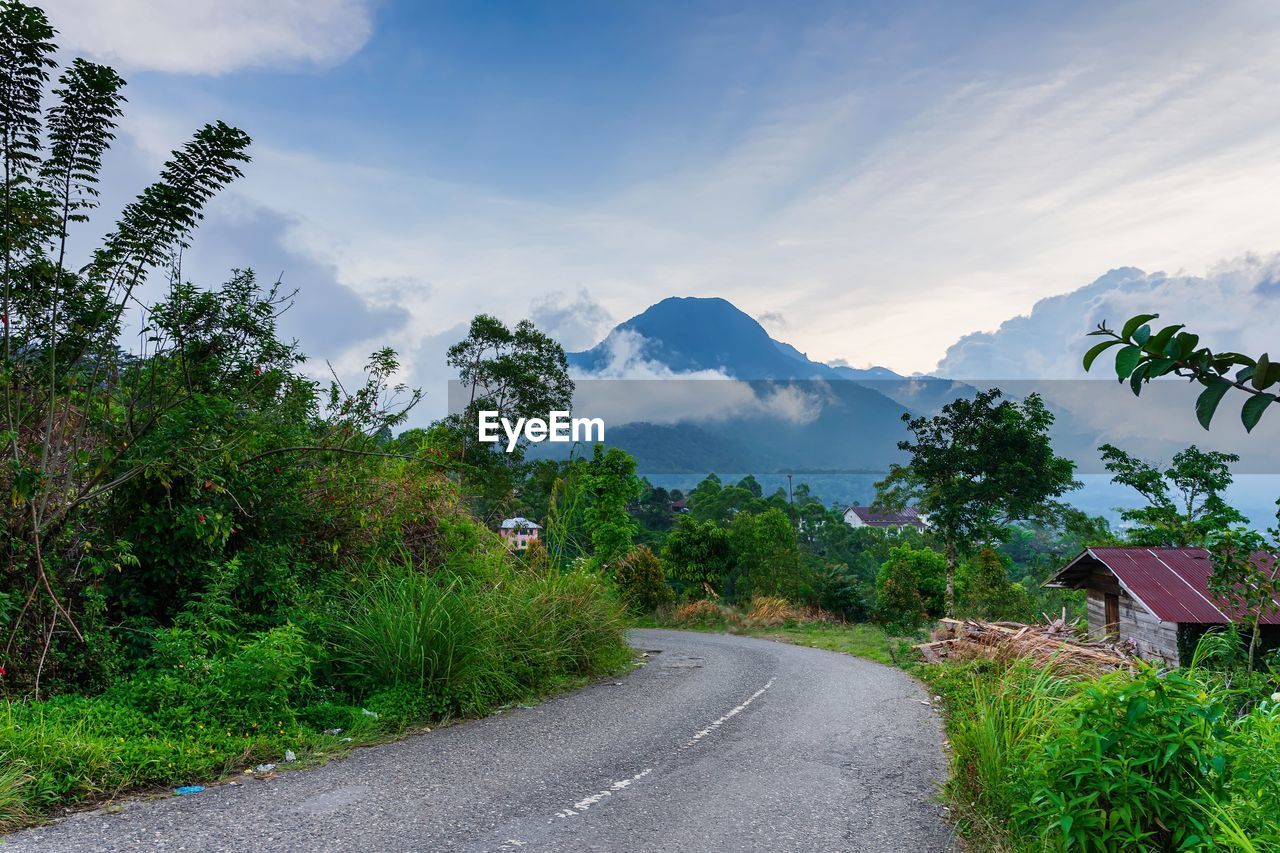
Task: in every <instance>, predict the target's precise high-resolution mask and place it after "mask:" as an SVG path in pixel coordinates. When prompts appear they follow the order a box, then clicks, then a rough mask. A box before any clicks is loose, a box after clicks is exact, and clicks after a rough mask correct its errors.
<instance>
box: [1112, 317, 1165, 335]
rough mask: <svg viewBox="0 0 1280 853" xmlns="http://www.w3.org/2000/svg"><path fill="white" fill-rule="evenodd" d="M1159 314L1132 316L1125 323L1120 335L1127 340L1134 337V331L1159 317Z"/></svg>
mask: <svg viewBox="0 0 1280 853" xmlns="http://www.w3.org/2000/svg"><path fill="white" fill-rule="evenodd" d="M1159 316H1160V315H1159V314H1139V315H1138V316H1136V317H1130V318H1129V320H1128V322H1126V323H1125V324H1124V328H1123V329H1121V330H1120V337H1122V338H1124V339H1125V340H1126V341H1127V340H1129V338H1132V337H1133V333H1134V332H1136V331H1138V327H1139V326H1141V325H1142V324H1143V323H1146V322H1147V321H1149V320H1154V319H1155V318H1157V317H1159Z"/></svg>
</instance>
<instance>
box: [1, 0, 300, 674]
mask: <svg viewBox="0 0 1280 853" xmlns="http://www.w3.org/2000/svg"><path fill="white" fill-rule="evenodd" d="M53 35H54V30H53V28H52V27H51V26H50V25H49V22H48V20H47V19H46V17H45V15H44V13H43V12H41V11H40V10H39V9H36V8H34V7H31V6H27V5H25V4H23V3H20V2H14V0H5V2H2V3H0V45H3V47H0V102H2V106H0V147H2V150H0V158H2V159H3V185H2V186H0V191H2V193H3V195H2V198H0V252H2V253H3V256H4V259H3V269H2V271H0V277H2V281H0V359H2V365H0V374H2V375H0V382H3V401H2V404H3V411H2V412H0V418H3V421H2V422H0V444H2V445H3V451H4V454H5V456H6V457H7V463H6V465H5V466H4V470H3V474H0V478H2V479H3V487H4V489H5V491H6V493H7V496H8V500H6V501H5V506H6V507H7V509H6V511H5V513H4V517H3V523H4V525H5V528H6V533H7V534H8V536H9V542H10V543H11V544H10V547H8V548H6V549H5V550H6V554H5V558H4V559H5V564H4V566H3V577H4V579H5V580H7V581H9V582H11V583H13V584H15V585H20V586H22V587H25V589H24V590H23V594H22V597H21V600H22V601H24V602H25V603H24V604H22V605H20V612H19V613H18V615H17V617H16V618H15V619H14V621H13V622H12V626H13V627H12V630H11V633H10V636H9V638H8V642H7V643H6V645H5V650H6V652H10V653H11V652H13V651H14V649H15V647H18V648H21V647H22V646H23V645H24V642H28V641H34V644H35V645H36V647H40V646H43V648H44V651H43V652H40V653H39V662H38V664H37V667H36V674H35V687H36V689H37V690H38V688H39V680H40V674H41V671H42V670H43V667H44V663H45V660H46V656H47V651H48V648H49V646H50V642H51V640H52V638H53V636H54V634H55V632H56V631H57V629H58V627H59V625H61V626H62V627H63V628H64V630H70V631H71V632H72V633H74V634H75V635H76V636H77V637H78V638H81V639H82V636H81V632H80V629H79V628H78V627H77V624H76V620H75V618H74V617H73V616H72V613H71V610H70V606H69V605H68V604H67V603H66V601H64V597H63V596H62V595H60V594H59V590H60V587H61V586H62V583H63V581H64V579H63V578H60V577H58V576H57V566H58V564H59V562H60V559H59V558H60V557H61V556H62V549H63V548H65V547H67V546H68V545H69V544H71V543H70V542H69V541H68V540H69V537H67V536H64V535H63V534H64V533H65V532H66V531H68V530H69V529H73V528H75V526H76V521H77V519H78V518H79V517H80V516H81V515H82V514H83V511H84V510H85V509H86V508H87V506H88V505H90V504H94V503H95V502H100V501H102V500H104V499H105V498H107V497H108V496H109V495H110V493H111V492H112V491H113V490H115V489H116V488H118V487H119V486H121V485H122V484H124V483H127V482H129V481H131V480H133V479H135V478H137V477H139V476H141V475H142V473H143V472H144V471H148V470H150V469H152V468H153V467H154V466H157V465H165V464H173V463H175V462H179V461H183V460H176V459H174V458H172V457H169V458H167V459H155V458H143V457H141V456H139V454H138V451H137V448H138V445H139V443H140V441H141V440H142V439H143V438H144V437H145V436H146V435H148V434H149V433H151V432H153V431H155V430H156V429H157V428H158V427H159V426H160V425H162V423H163V422H164V421H165V420H166V419H167V418H169V417H170V416H171V415H172V414H173V412H174V411H175V410H177V409H178V408H180V407H181V406H183V405H184V404H185V403H186V402H187V401H189V400H191V399H192V397H193V396H194V395H195V393H196V392H194V391H193V390H192V384H193V383H192V381H190V380H199V379H204V380H205V381H218V379H219V378H224V377H225V376H226V375H227V374H230V373H236V374H238V373H239V372H240V371H243V370H244V369H245V367H246V365H247V364H250V363H251V362H252V361H253V360H255V359H261V361H259V362H258V365H259V368H260V369H266V370H268V371H270V370H273V369H274V368H277V367H279V366H281V365H284V364H289V363H290V359H291V354H290V353H289V352H287V348H280V347H277V346H275V345H274V344H275V342H274V340H273V339H272V340H270V341H268V340H267V339H266V337H264V336H263V335H262V334H261V333H262V332H263V330H264V327H265V325H267V324H268V321H267V318H269V317H274V314H275V313H276V312H277V311H278V306H275V305H273V304H272V303H273V298H274V294H273V293H269V294H268V295H266V296H265V297H264V296H263V294H262V293H260V292H258V291H256V290H252V289H244V288H238V289H236V290H235V292H234V293H231V294H228V297H229V299H228V301H229V302H233V304H229V305H227V306H226V307H225V313H223V312H218V314H217V316H218V317H219V318H220V319H222V320H226V319H228V314H230V315H233V316H234V317H235V318H236V320H237V321H238V322H239V323H240V324H241V325H242V335H240V336H238V337H237V336H235V335H230V336H227V337H225V338H219V339H216V340H215V339H214V338H211V337H210V336H209V335H208V334H201V332H207V330H208V328H209V326H208V323H207V318H205V317H198V316H193V315H192V312H191V311H190V310H189V309H188V299H189V296H190V294H189V293H188V292H187V291H186V290H185V289H183V288H181V287H180V286H179V287H177V288H175V289H173V290H171V291H170V292H169V293H168V294H167V298H165V299H163V300H162V301H161V302H160V303H159V304H155V305H149V306H146V308H148V309H149V310H147V311H144V312H143V316H146V317H149V318H151V324H150V326H149V327H148V329H147V335H146V336H145V337H144V338H143V341H144V344H143V346H144V352H143V353H141V354H139V355H132V354H126V353H123V352H122V351H121V350H120V347H119V337H120V329H121V326H122V324H123V322H124V321H125V319H126V315H127V312H129V311H130V310H132V309H133V308H134V307H136V306H137V305H138V304H139V300H138V297H137V294H138V292H139V287H140V285H142V284H143V283H144V282H145V280H146V278H147V275H148V273H149V272H150V271H151V270H152V269H154V268H156V267H159V266H163V265H164V264H165V263H166V262H167V261H168V259H169V258H170V256H171V253H172V252H173V251H174V250H175V249H177V248H180V247H181V246H182V245H184V241H185V239H186V237H187V236H188V235H189V234H190V233H191V231H192V230H193V229H194V228H195V225H196V223H197V222H198V220H199V219H200V217H201V211H202V209H203V207H204V204H205V203H206V202H207V201H208V200H209V199H210V198H211V197H212V196H214V195H215V194H216V193H217V192H218V191H219V190H220V189H221V188H222V187H224V186H225V185H226V184H227V183H229V182H230V181H231V180H233V179H234V178H236V177H238V176H239V175H240V171H239V168H238V166H239V164H241V163H244V162H246V161H247V160H248V155H247V154H246V153H245V152H246V148H247V147H248V144H249V137H248V136H247V135H245V134H244V133H243V132H242V131H240V130H238V129H236V128H233V127H230V126H228V125H226V124H223V123H221V122H218V123H216V124H210V125H206V126H205V127H203V128H201V129H200V130H199V131H197V132H196V134H195V135H194V137H193V138H192V139H191V141H190V142H188V143H187V145H186V146H184V147H183V148H182V149H180V150H178V151H175V152H174V153H173V155H172V156H171V158H170V159H169V160H168V162H166V164H165V165H164V168H163V169H162V171H161V174H160V178H159V180H158V181H157V182H156V183H154V184H152V185H151V186H150V187H148V188H147V189H145V190H144V191H143V192H142V194H141V195H139V196H138V198H137V199H136V200H135V201H134V202H133V203H131V204H130V205H128V206H127V207H126V208H125V209H124V211H123V213H122V215H121V218H120V221H119V222H118V223H117V225H116V227H115V228H114V229H113V230H112V231H110V232H109V233H108V234H107V236H106V237H105V238H104V239H103V241H102V243H101V245H100V246H99V247H98V248H97V249H96V250H94V251H93V252H92V253H87V254H90V255H91V260H90V262H89V264H88V265H86V266H85V267H83V268H81V269H78V270H77V269H74V268H73V267H72V266H71V265H70V263H69V258H70V257H72V256H82V255H84V254H86V253H85V252H84V251H83V249H77V250H75V251H73V247H72V240H71V238H72V232H73V230H74V229H75V228H76V227H77V226H81V225H84V224H85V223H87V221H88V215H89V212H90V211H91V210H92V209H93V208H94V207H95V206H96V202H97V196H98V189H97V185H98V179H99V173H100V172H101V167H102V156H103V154H104V153H105V151H106V150H107V149H108V148H109V146H110V144H111V141H112V140H113V139H114V135H115V127H116V120H117V118H118V117H119V116H120V115H121V109H120V105H121V103H122V102H123V100H124V99H123V96H122V94H121V89H122V88H123V86H124V81H123V80H121V79H120V77H119V76H118V75H116V73H115V72H114V71H113V70H112V69H110V68H107V67H105V66H101V65H95V64H93V63H90V62H86V61H84V60H80V59H77V60H74V61H72V62H71V64H70V65H69V66H68V67H66V68H65V69H64V70H63V72H62V73H61V75H60V76H59V78H58V81H57V84H56V85H55V86H54V87H53V95H54V97H55V98H56V102H55V103H54V104H53V105H52V106H50V107H49V109H48V110H47V111H46V112H44V113H43V115H42V104H43V99H44V93H45V88H46V86H45V84H46V82H47V81H48V79H49V73H50V69H52V68H54V67H55V63H54V62H53V60H52V58H51V57H52V55H53V54H54V52H55V50H56V46H55V45H54V44H53V42H52V38H53ZM174 280H175V281H176V282H177V284H179V285H181V282H180V281H177V279H176V277H175V278H174ZM215 325H216V324H215ZM214 343H217V344H219V345H220V346H221V349H218V348H215V347H213V346H212V345H213V344H214ZM263 381H264V383H265V382H268V381H270V380H267V379H264V380H263ZM6 585H7V584H6ZM32 631H35V632H36V633H37V634H38V635H37V636H35V637H32V636H30V634H31V632H32Z"/></svg>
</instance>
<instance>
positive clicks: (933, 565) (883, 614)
mask: <svg viewBox="0 0 1280 853" xmlns="http://www.w3.org/2000/svg"><path fill="white" fill-rule="evenodd" d="M946 572H947V564H946V560H945V559H944V558H943V557H942V555H940V554H938V553H937V552H936V551H934V550H932V549H930V548H913V547H911V546H910V545H898V546H897V547H895V548H893V549H892V550H890V551H889V559H887V560H885V561H884V563H883V564H882V565H881V566H880V571H879V572H878V573H877V574H876V618H877V619H878V620H879V621H880V622H882V623H883V624H885V625H888V626H890V627H892V628H896V629H899V630H902V631H906V632H913V631H915V630H917V629H918V628H919V627H920V626H921V625H922V624H923V623H924V622H925V620H926V619H927V618H928V617H929V616H930V615H931V613H930V611H932V613H934V614H936V613H937V612H938V611H937V608H938V607H939V606H940V605H941V603H942V601H941V599H942V597H943V591H944V589H945V578H946Z"/></svg>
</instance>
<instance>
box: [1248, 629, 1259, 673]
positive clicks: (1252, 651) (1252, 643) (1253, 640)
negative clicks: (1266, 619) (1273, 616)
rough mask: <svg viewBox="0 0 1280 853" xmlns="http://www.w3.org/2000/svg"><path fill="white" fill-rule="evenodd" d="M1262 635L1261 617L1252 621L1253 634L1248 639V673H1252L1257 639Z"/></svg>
mask: <svg viewBox="0 0 1280 853" xmlns="http://www.w3.org/2000/svg"><path fill="white" fill-rule="evenodd" d="M1261 633H1262V619H1261V617H1259V618H1257V619H1254V620H1253V633H1252V635H1250V637H1249V672H1253V665H1254V658H1255V655H1256V654H1257V649H1258V637H1259V635H1260V634H1261Z"/></svg>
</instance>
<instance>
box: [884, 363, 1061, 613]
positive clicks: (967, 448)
mask: <svg viewBox="0 0 1280 853" xmlns="http://www.w3.org/2000/svg"><path fill="white" fill-rule="evenodd" d="M1001 396H1002V395H1001V392H1000V390H999V389H998V388H992V389H990V390H987V391H981V392H979V393H978V394H976V395H975V396H974V397H973V398H971V399H970V398H961V399H958V400H954V401H952V402H950V403H948V404H947V405H946V406H944V407H943V408H942V410H941V411H940V412H939V413H938V414H936V415H934V416H933V417H916V418H912V417H911V416H910V415H903V416H902V419H903V421H905V422H906V424H907V429H908V430H909V431H910V432H911V436H912V438H911V440H908V441H902V442H899V443H898V447H899V449H901V450H904V451H906V452H907V453H908V454H909V455H910V459H909V461H908V462H907V464H905V465H898V464H895V465H893V466H892V467H891V468H890V470H889V474H888V476H887V477H885V479H884V480H882V481H880V482H879V483H877V484H876V501H877V503H879V504H881V505H884V506H888V507H898V508H900V507H903V506H906V505H907V504H915V505H916V506H918V507H919V508H920V509H921V510H922V511H924V512H925V513H926V514H927V515H928V518H929V525H930V527H931V529H932V530H933V531H934V533H935V534H936V535H937V537H938V538H939V539H940V540H941V542H942V546H943V552H944V553H945V555H946V559H947V588H946V611H947V614H948V615H955V604H956V599H955V570H956V563H957V562H958V560H959V558H960V557H961V556H962V555H965V554H968V553H970V552H971V551H972V549H973V547H974V546H975V545H977V544H980V543H986V542H989V541H992V540H995V539H998V538H999V537H1000V535H1001V531H1002V530H1003V528H1004V527H1006V526H1008V525H1009V524H1011V523H1013V522H1015V521H1026V520H1033V519H1037V518H1043V517H1048V516H1052V515H1054V514H1056V513H1057V512H1059V511H1060V509H1061V507H1060V505H1059V504H1058V503H1057V501H1055V500H1054V499H1055V498H1058V497H1061V496H1062V495H1064V494H1066V492H1068V491H1069V490H1071V489H1073V488H1076V487H1077V486H1078V485H1079V484H1078V483H1077V482H1076V481H1075V478H1074V472H1075V464H1074V463H1073V462H1071V461H1070V460H1069V459H1065V458H1063V457H1060V456H1058V455H1057V454H1055V453H1054V452H1053V447H1052V445H1051V444H1050V441H1049V433H1048V430H1049V427H1050V425H1051V424H1052V423H1053V415H1052V414H1051V413H1050V412H1049V411H1048V409H1046V408H1045V406H1044V403H1043V402H1042V401H1041V399H1040V397H1039V395H1037V394H1031V395H1029V396H1028V397H1027V398H1026V399H1025V400H1022V401H1021V402H1015V401H1011V400H1003V399H1001Z"/></svg>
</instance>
